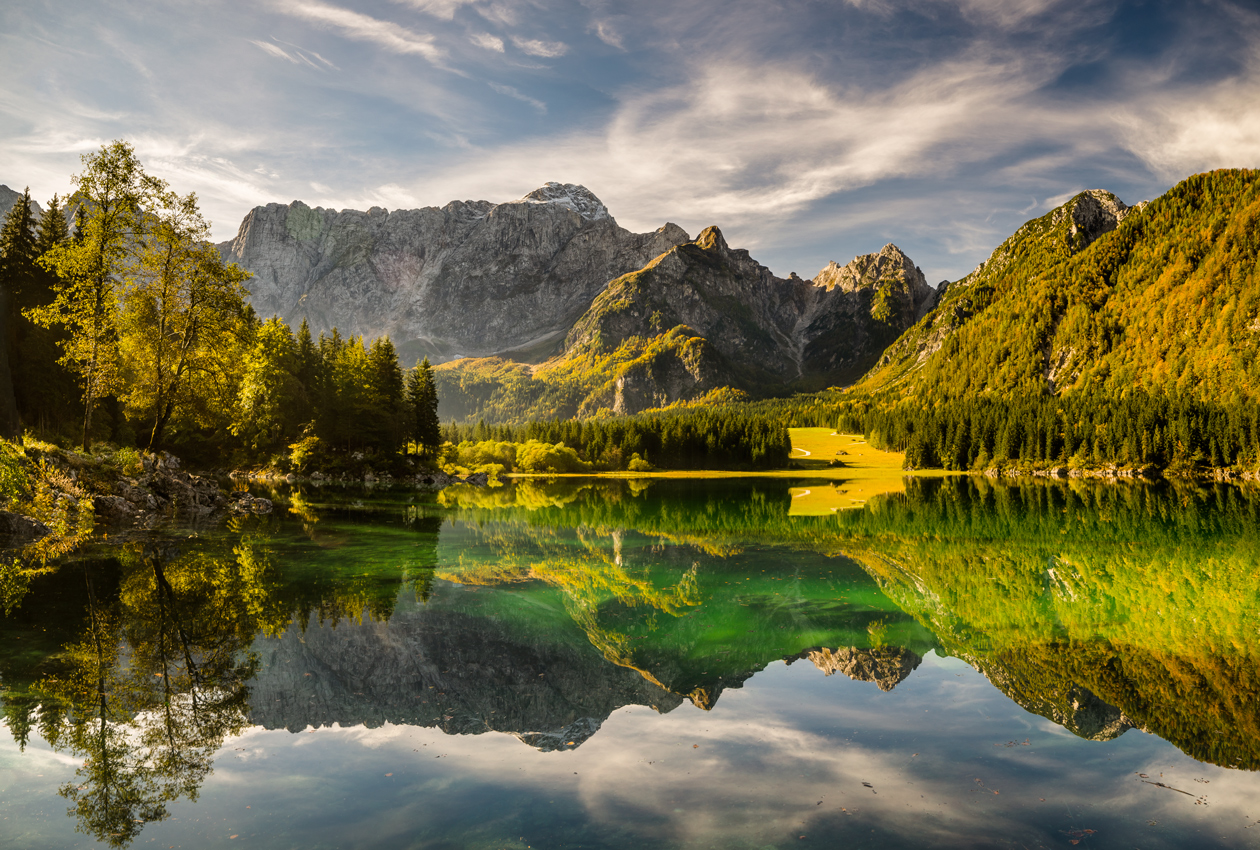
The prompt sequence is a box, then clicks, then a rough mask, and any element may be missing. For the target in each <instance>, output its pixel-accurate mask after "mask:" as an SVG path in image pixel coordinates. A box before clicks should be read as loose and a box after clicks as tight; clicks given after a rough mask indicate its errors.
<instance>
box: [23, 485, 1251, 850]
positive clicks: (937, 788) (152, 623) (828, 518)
mask: <svg viewBox="0 0 1260 850" xmlns="http://www.w3.org/2000/svg"><path fill="white" fill-rule="evenodd" d="M841 486H842V482H835V481H821V480H818V481H815V480H810V479H808V478H805V479H801V480H791V479H772V478H765V479H714V480H687V479H682V480H650V479H641V480H608V479H566V480H559V481H550V482H548V481H534V480H527V481H520V482H518V483H516V484H509V485H507V486H502V487H491V488H474V487H468V486H465V485H460V486H457V487H452V488H449V489H447V490H445V491H441V492H438V493H429V492H419V491H414V490H410V489H388V488H386V489H377V490H363V489H347V488H339V487H335V486H328V487H323V488H311V487H298V488H295V489H291V490H284V491H280V492H274V491H267V490H265V489H264V490H259V491H258V493H259V494H260V495H268V496H271V497H273V498H275V499H276V511H275V513H274V514H272V515H271V516H266V517H248V518H244V519H233V520H230V521H229V522H228V523H227V524H226V525H216V526H207V527H187V526H180V525H172V526H170V527H168V528H165V529H162V530H160V533H157V534H155V535H148V536H145V537H135V538H130V537H129V536H128V535H127V534H122V535H119V536H117V537H115V538H113V539H105V540H102V541H100V542H97V543H94V544H92V545H91V546H89V547H87V548H85V549H81V550H80V551H78V552H77V553H75V554H73V555H71V556H67V557H64V558H62V559H60V560H53V561H51V562H49V563H47V564H44V565H36V564H32V563H29V562H22V561H18V562H13V563H9V564H7V565H6V566H5V567H4V572H3V575H2V580H0V601H2V602H3V603H4V606H5V611H6V613H5V616H4V619H3V620H0V629H2V631H0V689H2V690H0V693H2V697H0V698H2V699H3V703H4V725H5V729H4V730H0V835H2V836H3V841H2V842H0V843H3V844H4V845H5V846H13V847H22V848H66V847H74V846H79V847H87V846H96V845H106V846H115V847H127V846H135V847H148V846H154V847H185V848H190V847H197V848H201V847H236V846H238V845H239V846H251V847H260V848H304V850H308V849H310V848H432V850H437V849H438V848H487V850H488V849H489V848H512V850H517V848H558V847H573V848H622V847H626V848H629V847H635V848H638V847H660V848H710V847H713V848H749V849H750V850H753V848H756V850H765V848H780V850H782V848H789V847H791V848H824V847H825V848H833V847H846V848H847V847H853V848H858V847H889V848H893V847H898V848H899V847H915V848H919V847H1013V848H1020V847H1023V848H1034V847H1071V846H1079V847H1083V848H1091V847H1092V848H1134V847H1137V848H1142V850H1150V848H1160V847H1165V848H1184V847H1205V848H1206V847H1252V846H1260V776H1258V775H1257V773H1256V771H1257V769H1260V616H1258V615H1260V494H1258V493H1257V491H1256V490H1254V489H1251V490H1248V489H1244V488H1239V487H1233V486H1226V485H1220V486H1199V485H1172V484H1160V485H1154V484H1141V483H1131V482H1125V483H1103V482H1085V481H1076V480H1073V481H1070V482H1067V481H1065V482H1060V481H1049V480H1040V479H1037V480H1024V481H1021V482H1019V483H1014V484H1003V483H995V482H991V481H989V480H987V479H984V478H979V477H966V476H959V477H951V478H935V479H910V480H908V482H907V490H906V492H904V493H891V494H879V495H875V496H873V497H872V498H870V499H869V500H867V501H865V502H862V503H858V507H855V508H837V509H835V510H831V509H830V508H826V507H824V508H820V509H810V510H802V509H800V508H799V505H801V504H807V503H808V504H812V505H815V506H817V505H822V506H827V505H833V506H834V505H835V504H841V503H843V500H841V499H828V498H825V496H826V493H827V492H828V491H827V490H826V489H825V488H839V487H841ZM820 494H821V496H820ZM801 500H807V501H801Z"/></svg>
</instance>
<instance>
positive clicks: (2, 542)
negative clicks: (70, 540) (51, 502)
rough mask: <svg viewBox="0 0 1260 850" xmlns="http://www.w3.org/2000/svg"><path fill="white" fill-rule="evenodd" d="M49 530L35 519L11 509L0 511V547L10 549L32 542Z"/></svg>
mask: <svg viewBox="0 0 1260 850" xmlns="http://www.w3.org/2000/svg"><path fill="white" fill-rule="evenodd" d="M50 533H51V532H50V531H49V528H48V526H46V525H44V524H43V523H42V522H40V521H39V520H37V519H31V518H30V517H25V516H22V515H21V514H15V513H13V512H12V511H0V548H4V549H11V548H16V547H18V546H25V545H26V544H28V543H34V542H35V541H36V540H39V539H40V538H42V537H47V536H48V535H49V534H50Z"/></svg>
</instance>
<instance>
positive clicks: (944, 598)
mask: <svg viewBox="0 0 1260 850" xmlns="http://www.w3.org/2000/svg"><path fill="white" fill-rule="evenodd" d="M530 487H531V489H530V492H529V498H528V503H526V502H524V501H521V500H519V499H518V500H517V501H516V502H515V503H514V502H513V500H512V499H511V498H509V496H510V494H508V493H501V494H499V495H498V497H497V499H498V504H496V505H495V506H494V507H493V508H491V507H490V506H489V505H487V504H484V503H481V502H477V503H470V504H466V505H465V504H460V505H459V515H460V516H463V517H467V518H469V519H476V520H478V521H482V522H485V521H487V520H491V519H492V518H494V519H497V520H499V521H500V522H501V523H502V524H503V525H508V524H509V522H515V523H516V524H518V525H519V526H520V527H532V528H534V529H535V531H534V532H533V533H534V535H535V536H536V537H539V536H541V535H542V534H543V531H542V529H552V530H554V529H556V528H561V527H564V526H565V525H570V526H577V525H585V526H588V527H599V526H612V527H617V528H621V529H637V530H638V531H639V532H640V533H643V534H647V535H653V536H657V537H658V538H659V539H669V540H674V541H683V540H686V541H687V542H689V543H691V544H693V545H694V546H696V547H697V548H701V549H703V550H704V551H705V552H708V553H712V554H714V555H717V554H719V553H728V554H730V556H731V557H728V558H727V559H725V560H724V561H723V563H726V564H729V565H731V566H734V565H735V564H736V563H738V562H739V556H738V553H740V552H741V551H744V550H746V549H747V548H748V547H749V546H750V544H751V545H756V544H758V543H762V542H765V541H774V542H776V543H779V544H788V545H789V546H791V547H793V548H795V549H798V550H804V551H811V552H818V551H823V552H832V553H839V552H843V553H844V554H845V555H848V556H850V557H852V558H854V559H855V560H856V561H858V562H859V563H860V564H861V565H862V567H863V568H864V569H865V570H866V572H867V573H869V574H870V576H872V577H873V578H874V579H875V580H876V581H877V582H878V584H879V587H880V590H881V591H882V593H879V594H877V596H878V598H879V599H880V600H881V601H880V603H879V604H880V605H881V606H887V605H888V601H889V600H890V599H891V600H892V602H893V603H895V605H896V606H897V608H896V609H894V610H895V611H896V614H895V615H894V616H893V619H894V620H896V621H897V628H898V629H900V630H901V631H902V634H900V635H891V636H888V638H889V642H890V643H894V644H903V645H914V642H913V641H908V640H907V639H906V636H905V635H906V633H908V632H909V628H908V625H909V624H906V623H905V621H904V618H905V617H906V616H907V615H909V616H911V617H913V619H914V620H915V621H917V623H918V624H919V625H920V626H922V627H923V628H925V629H926V630H928V631H929V632H930V633H931V635H934V636H935V638H934V639H933V638H932V637H928V638H926V641H924V642H925V643H926V644H927V645H931V644H932V643H938V644H939V646H940V647H941V649H942V651H944V652H946V653H948V654H952V655H956V656H958V657H960V658H963V659H965V660H966V661H967V662H968V663H970V664H972V666H974V667H975V668H976V669H977V670H979V671H981V672H982V673H984V674H985V675H986V676H987V677H988V678H989V679H990V680H991V681H992V682H993V683H994V684H995V685H996V686H997V687H999V688H1000V689H1001V690H1002V691H1003V692H1004V693H1006V694H1007V695H1009V696H1010V697H1011V698H1012V699H1013V700H1015V701H1016V702H1017V703H1019V704H1020V705H1021V706H1023V707H1025V708H1026V709H1027V710H1029V711H1031V712H1034V713H1036V714H1039V715H1042V716H1044V717H1047V718H1049V719H1051V720H1052V721H1054V722H1055V723H1058V724H1060V725H1062V726H1063V727H1064V728H1066V729H1069V730H1070V731H1072V732H1073V733H1075V734H1077V735H1080V736H1081V737H1084V738H1090V739H1098V740H1103V739H1108V738H1114V737H1116V736H1118V735H1120V734H1122V733H1123V732H1124V731H1125V730H1127V729H1129V728H1133V727H1138V728H1142V729H1145V730H1148V731H1150V732H1153V733H1155V734H1158V735H1160V736H1161V737H1163V738H1165V739H1166V740H1168V741H1170V742H1172V743H1174V744H1176V745H1177V746H1178V747H1180V748H1181V749H1182V750H1184V751H1185V752H1186V753H1188V754H1190V755H1192V756H1194V757H1195V758H1200V759H1203V760H1207V761H1211V762H1214V763H1217V764H1223V765H1245V766H1247V767H1250V768H1253V769H1255V768H1260V743H1257V742H1260V716H1258V714H1257V712H1256V711H1255V710H1254V706H1255V705H1256V704H1258V703H1260V663H1257V662H1260V639H1258V638H1257V632H1256V630H1255V626H1254V623H1255V618H1254V614H1255V612H1256V611H1257V610H1260V573H1258V572H1257V571H1256V569H1255V564H1256V563H1260V533H1258V531H1257V529H1260V521H1258V520H1260V500H1258V499H1257V498H1256V496H1255V495H1254V494H1252V493H1249V492H1248V491H1245V490H1241V489H1239V488H1234V487H1217V488H1212V489H1189V490H1187V489H1178V488H1175V487H1163V488H1158V487H1149V486H1116V485H1107V484H1101V483H1090V482H1080V481H1073V482H1050V481H1044V480H1035V481H1021V482H1017V483H1014V484H1002V483H993V482H990V481H988V480H986V479H982V478H966V477H963V478H955V479H948V480H943V481H942V480H925V479H918V480H916V481H915V482H913V483H912V484H911V486H910V488H909V491H908V492H907V493H906V494H905V495H904V496H900V497H890V498H883V499H879V500H876V501H874V502H872V504H871V505H870V506H869V507H868V509H867V510H863V511H851V512H846V513H845V514H844V515H837V516H832V517H826V518H823V517H790V516H789V515H788V513H787V501H788V500H787V499H786V487H787V483H786V482H784V483H782V485H781V486H779V487H778V488H777V489H776V483H775V482H768V481H759V482H756V483H736V482H719V483H716V484H714V485H712V486H711V487H701V486H700V485H697V484H694V483H691V482H657V483H654V484H653V485H652V486H651V487H650V488H649V489H648V490H647V491H646V492H643V493H635V494H630V493H628V492H614V491H613V488H612V485H611V484H608V485H607V486H605V487H604V489H605V490H606V491H607V492H600V491H598V490H597V489H596V488H589V487H588V488H587V489H584V490H581V491H579V490H577V488H574V487H572V486H569V485H563V484H561V485H554V486H548V485H530ZM566 487H567V489H566ZM566 494H568V495H567V496H566ZM785 551H786V550H785ZM836 560H841V559H836ZM533 563H536V562H531V561H528V559H527V561H526V566H527V567H532V564H533ZM776 566H777V568H779V569H783V568H782V567H781V566H778V565H776ZM536 575H537V577H543V578H546V577H545V576H543V575H542V574H541V571H540V572H539V573H537V574H536ZM699 577H700V580H701V583H702V584H703V581H704V579H705V578H706V573H705V572H704V571H701V572H700V573H699ZM746 578H751V580H752V581H751V582H750V583H749V584H745V585H742V586H743V587H745V588H747V590H748V591H753V592H750V593H748V594H747V596H746V597H741V599H740V604H741V605H742V604H743V603H744V602H748V601H749V600H748V598H747V597H750V596H752V595H756V594H755V591H761V596H762V598H763V599H764V598H766V593H765V591H766V590H767V588H766V587H765V583H766V577H765V576H764V575H762V574H761V572H760V570H758V569H750V570H749V575H748V576H746ZM550 580H553V581H556V580H557V576H555V575H554V574H553V575H552V576H551V579H550ZM738 581H740V582H742V581H743V579H742V578H741V579H738ZM568 584H569V585H571V586H572V587H573V588H575V589H576V590H571V591H570V592H571V593H573V594H574V595H575V596H576V595H579V594H578V593H577V590H580V589H581V587H580V583H579V582H574V581H570V582H568ZM757 585H761V587H757ZM819 589H821V588H819ZM804 595H805V596H806V597H812V598H813V599H814V601H815V606H816V607H815V608H814V611H816V612H817V611H824V610H825V606H824V605H822V604H821V603H822V602H823V595H822V594H820V593H818V591H817V590H815V591H808V592H806V593H805V594H804ZM701 596H702V597H703V606H702V607H703V609H704V610H705V611H709V610H717V609H720V608H721V607H722V605H723V604H724V601H725V604H728V605H730V603H731V602H732V600H731V599H729V598H727V599H725V600H723V596H722V594H721V593H718V594H716V595H712V596H711V595H709V594H708V593H703V594H701ZM585 608H586V609H588V610H594V611H597V612H598V614H599V620H598V622H599V623H600V624H601V628H603V629H604V631H605V632H608V633H611V632H617V631H618V629H617V628H612V627H611V626H610V624H609V620H610V617H611V616H612V615H614V613H615V608H612V607H609V606H607V605H606V604H604V603H603V602H601V601H600V600H599V599H595V600H594V602H593V603H585ZM903 612H904V613H903ZM729 613H730V614H731V616H734V617H737V618H738V617H745V618H746V617H747V615H748V613H749V609H747V608H742V607H735V606H734V605H731V607H730V608H729ZM853 616H854V619H855V620H858V621H859V622H858V623H857V625H859V626H863V625H864V624H863V623H862V622H860V615H858V614H856V612H855V613H854V614H853ZM868 618H869V613H868ZM783 625H784V623H782V622H776V621H774V620H773V619H772V618H767V619H764V620H762V621H761V622H759V623H758V624H757V625H756V626H755V629H756V630H757V633H758V634H762V635H766V634H775V633H777V632H779V630H780V628H781V626H783ZM791 628H793V629H796V630H797V631H796V633H797V634H805V633H808V632H809V631H810V628H809V627H808V626H802V624H795V625H793V626H792V627H791ZM862 631H864V629H863V628H859V629H851V632H857V633H856V634H852V633H851V635H850V637H849V638H848V639H840V640H836V639H818V640H816V641H813V642H812V643H811V644H808V645H807V646H806V647H799V646H798V647H795V648H789V647H783V650H784V651H783V653H782V655H783V656H784V657H797V656H798V654H799V653H800V652H801V651H802V648H806V649H808V650H810V651H807V652H806V655H807V656H808V655H810V654H811V651H812V653H813V655H812V657H811V660H813V661H814V662H815V663H816V664H817V665H818V666H819V667H820V668H821V669H823V670H824V671H827V670H843V672H845V673H846V674H849V675H853V676H855V677H856V678H861V679H864V680H867V681H875V682H876V683H878V684H880V685H881V687H883V686H884V685H885V684H887V685H888V686H891V685H893V684H895V683H896V682H899V681H901V679H903V678H904V676H905V675H908V674H909V672H910V670H911V669H913V666H910V667H909V668H903V667H902V666H901V664H900V663H897V662H894V661H893V659H886V660H883V661H880V662H878V663H877V662H876V661H875V660H874V659H872V658H871V656H870V655H869V651H866V650H859V651H858V652H859V654H857V655H854V654H853V653H854V650H845V649H839V650H830V651H824V650H821V649H813V648H816V647H820V646H821V647H837V646H839V647H846V646H848V647H854V646H857V647H861V646H865V645H869V643H867V642H865V641H864V640H863V638H866V637H867V635H865V634H861V632H862ZM619 633H622V634H628V633H629V632H627V631H626V630H625V629H620V631H619ZM920 634H922V632H920ZM654 640H655V639H654ZM654 640H653V641H651V642H645V643H646V644H647V645H642V644H633V646H634V647H635V655H634V657H633V663H634V665H635V666H636V667H639V668H641V669H644V670H648V671H651V673H652V675H653V676H654V677H655V678H657V679H658V680H659V681H661V682H662V683H663V684H665V685H666V687H669V688H670V689H671V690H675V691H677V692H680V693H690V691H689V690H688V689H687V688H688V687H701V685H700V684H699V683H697V682H696V679H698V678H701V677H699V676H697V673H698V672H699V671H697V670H695V668H694V667H692V668H691V669H690V670H689V671H688V675H686V676H683V677H677V678H672V677H671V674H670V671H671V669H672V668H673V666H674V665H678V664H680V663H681V661H684V660H686V659H687V658H688V651H687V649H686V648H684V647H678V648H676V649H675V651H674V652H673V654H672V655H670V654H668V653H661V654H657V655H655V656H653V655H652V654H651V653H650V650H651V649H652V648H653V646H655V643H654ZM921 640H922V639H921ZM863 653H865V654H863ZM723 657H732V656H723ZM763 657H768V653H766V654H764V655H763ZM742 660H744V661H746V662H747V661H748V660H749V659H746V658H745V659H742ZM704 664H705V666H704V667H703V668H702V669H705V670H707V669H710V668H709V666H708V659H705V662H704ZM745 669H760V668H759V667H755V665H753V664H747V665H746V666H745ZM703 694H704V691H703V689H701V691H700V692H699V693H698V696H700V697H701V698H703Z"/></svg>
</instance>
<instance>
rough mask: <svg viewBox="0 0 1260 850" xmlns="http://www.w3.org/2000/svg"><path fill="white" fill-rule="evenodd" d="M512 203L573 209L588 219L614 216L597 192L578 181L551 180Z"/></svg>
mask: <svg viewBox="0 0 1260 850" xmlns="http://www.w3.org/2000/svg"><path fill="white" fill-rule="evenodd" d="M508 203H511V204H548V205H552V206H558V207H565V208H567V209H571V210H573V211H574V212H575V213H577V214H578V215H580V216H582V218H584V219H586V220H587V221H602V220H603V219H606V218H612V215H610V214H609V212H608V207H606V206H604V202H603V201H601V200H600V199H599V198H597V197H595V193H594V192H592V191H591V190H590V189H587V188H586V187H585V186H580V185H578V184H576V183H555V182H549V183H545V184H544V185H542V186H540V187H538V188H537V189H535V190H534V191H532V192H530V193H529V194H528V195H526V196H525V197H523V198H520V199H518V200H515V201H509V202H508Z"/></svg>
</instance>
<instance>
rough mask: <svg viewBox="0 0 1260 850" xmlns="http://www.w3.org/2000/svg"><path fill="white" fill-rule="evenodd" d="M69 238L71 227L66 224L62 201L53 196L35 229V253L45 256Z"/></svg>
mask: <svg viewBox="0 0 1260 850" xmlns="http://www.w3.org/2000/svg"><path fill="white" fill-rule="evenodd" d="M80 209H82V207H80ZM76 214H77V212H76ZM69 238H70V226H69V225H68V224H67V223H66V213H65V211H64V210H62V209H61V199H60V198H58V197H57V196H56V195H53V196H52V200H50V201H49V202H48V206H47V207H45V208H44V213H43V215H41V216H40V217H39V225H38V226H37V227H36V229H35V253H36V255H38V256H43V255H44V254H47V253H48V252H49V251H51V250H52V249H53V248H56V247H57V246H58V245H60V244H61V243H63V242H65V241H66V240H67V239H69Z"/></svg>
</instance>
